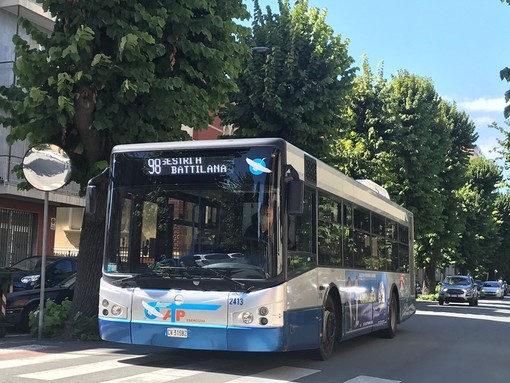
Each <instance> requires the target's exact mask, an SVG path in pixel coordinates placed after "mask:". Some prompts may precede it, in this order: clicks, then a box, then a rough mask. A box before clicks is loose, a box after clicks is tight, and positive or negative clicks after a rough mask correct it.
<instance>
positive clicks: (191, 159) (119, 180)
mask: <svg viewBox="0 0 510 383" xmlns="http://www.w3.org/2000/svg"><path fill="white" fill-rule="evenodd" d="M278 158H279V151H278V150H277V149H276V148H274V147H254V148H244V149H235V148H234V149H233V148H229V149H228V150H227V149H221V150H211V149H209V150H200V151H182V150H180V151H163V152H162V151H157V152H155V151H151V152H148V151H147V152H136V153H135V152H126V153H114V154H113V157H112V166H111V174H112V178H111V181H110V182H111V195H110V201H109V210H108V215H109V217H110V221H109V226H108V228H107V236H106V247H105V249H106V253H105V254H106V256H105V264H104V271H105V273H109V274H116V273H117V274H137V275H140V276H143V275H152V276H154V275H157V276H158V277H163V278H168V279H172V278H174V277H175V278H183V276H187V275H188V276H191V278H202V277H203V278H212V277H214V278H217V277H222V278H225V279H229V280H230V279H269V278H273V277H275V276H277V275H278V274H280V273H281V272H282V270H281V268H282V266H281V261H278V260H277V259H276V254H278V253H279V252H278V251H277V250H278V248H279V246H280V245H279V244H278V243H277V240H278V238H279V236H278V235H277V233H278V231H279V229H278V226H277V224H276V222H275V219H276V217H277V214H275V212H276V209H277V208H278V205H279V189H278V181H277V179H278V176H279V174H280V173H281V170H280V165H279V159H278Z"/></svg>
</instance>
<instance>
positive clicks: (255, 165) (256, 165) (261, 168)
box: [246, 157, 271, 176]
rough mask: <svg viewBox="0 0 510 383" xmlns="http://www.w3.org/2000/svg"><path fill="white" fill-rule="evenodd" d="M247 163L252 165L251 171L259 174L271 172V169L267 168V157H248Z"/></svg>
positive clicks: (256, 174)
mask: <svg viewBox="0 0 510 383" xmlns="http://www.w3.org/2000/svg"><path fill="white" fill-rule="evenodd" d="M246 163H247V164H248V165H250V173H251V174H253V175H255V176H258V175H261V174H262V173H271V170H270V169H268V168H267V165H266V161H265V158H254V159H251V158H248V157H246Z"/></svg>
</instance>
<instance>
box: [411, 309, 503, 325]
mask: <svg viewBox="0 0 510 383" xmlns="http://www.w3.org/2000/svg"><path fill="white" fill-rule="evenodd" d="M446 308H448V307H446ZM416 315H429V316H442V317H450V318H463V319H466V318H469V319H478V320H485V321H492V322H503V323H507V322H510V317H506V316H505V317H496V316H493V315H485V314H468V313H461V312H458V313H452V312H447V311H419V312H418V311H417V312H416Z"/></svg>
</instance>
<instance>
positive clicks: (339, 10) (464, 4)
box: [246, 0, 510, 158]
mask: <svg viewBox="0 0 510 383" xmlns="http://www.w3.org/2000/svg"><path fill="white" fill-rule="evenodd" d="M259 3H260V5H261V7H262V8H263V9H265V6H266V5H269V6H270V7H271V9H272V10H273V12H274V13H278V5H277V0H259ZM246 4H248V9H249V10H250V12H251V10H252V9H253V6H252V5H251V4H252V3H251V0H246ZM291 4H293V1H292V0H291ZM309 6H310V7H316V8H320V9H326V10H327V18H326V20H327V23H328V24H329V25H330V26H331V27H332V28H333V30H334V33H335V35H340V36H341V38H342V40H345V39H348V40H349V45H348V52H349V55H350V56H351V57H352V58H353V59H354V60H355V64H354V65H355V66H357V67H361V63H362V57H363V55H366V56H367V58H368V62H369V65H370V67H371V68H372V70H374V72H375V70H376V69H377V68H378V67H379V66H380V65H382V67H383V74H384V77H385V78H386V79H391V76H392V75H395V74H396V73H397V71H398V70H399V69H405V70H407V71H408V72H410V73H412V74H415V75H418V76H422V77H426V78H429V79H430V80H431V81H432V82H433V84H434V87H435V89H436V91H437V92H438V94H439V95H440V96H441V98H443V99H445V100H449V101H451V102H455V103H456V104H457V107H458V109H459V110H463V111H465V112H466V114H467V115H468V116H469V117H470V119H471V120H472V121H473V122H474V123H475V125H476V132H477V133H478V135H479V138H478V140H477V146H478V147H479V148H480V149H481V151H482V153H483V155H484V156H485V157H487V158H495V157H496V154H495V153H494V151H493V148H494V147H496V146H497V145H498V144H497V138H498V137H499V138H501V135H500V133H499V132H498V131H497V130H496V129H493V128H489V127H488V125H489V124H490V123H492V122H496V123H498V125H500V126H501V127H504V128H505V129H507V130H510V127H509V126H508V125H507V124H506V121H505V118H504V116H503V109H504V107H505V97H504V95H505V92H506V91H507V90H509V89H510V83H508V82H506V81H502V80H501V79H500V77H499V72H500V70H501V69H503V68H504V67H507V66H508V67H510V48H509V45H510V34H509V33H508V25H510V6H509V5H508V4H506V3H502V2H501V1H500V0H309ZM360 73H361V72H358V74H360Z"/></svg>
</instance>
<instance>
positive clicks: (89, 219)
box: [64, 177, 108, 338]
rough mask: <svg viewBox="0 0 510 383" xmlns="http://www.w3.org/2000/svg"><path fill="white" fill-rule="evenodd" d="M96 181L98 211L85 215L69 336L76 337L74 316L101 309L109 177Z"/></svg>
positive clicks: (69, 318) (85, 314)
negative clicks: (99, 306)
mask: <svg viewBox="0 0 510 383" xmlns="http://www.w3.org/2000/svg"><path fill="white" fill-rule="evenodd" d="M95 185H96V190H97V204H96V211H95V212H94V214H89V213H85V214H84V216H83V225H82V231H81V237H80V250H79V255H78V273H77V274H76V285H75V288H74V296H73V302H72V305H71V310H70V312H69V316H68V320H67V322H66V329H65V334H64V336H65V337H67V338H72V337H74V335H75V331H74V317H75V315H76V314H77V313H79V312H80V313H82V314H83V315H84V316H85V317H88V318H92V317H94V316H97V312H98V299H99V280H100V278H101V268H102V264H103V245H104V231H105V216H106V201H107V187H108V181H107V180H106V178H103V177H101V178H100V181H98V182H97V183H95Z"/></svg>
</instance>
